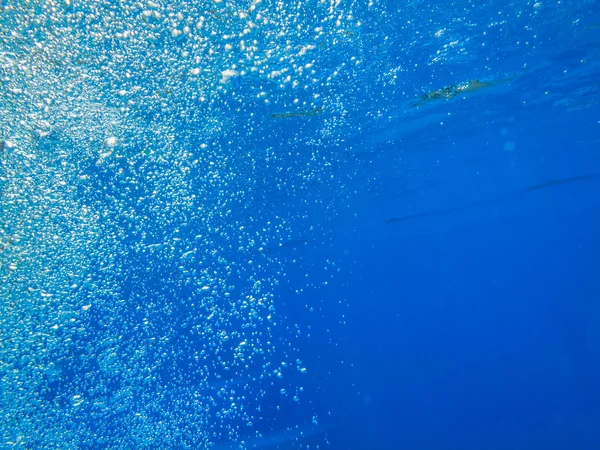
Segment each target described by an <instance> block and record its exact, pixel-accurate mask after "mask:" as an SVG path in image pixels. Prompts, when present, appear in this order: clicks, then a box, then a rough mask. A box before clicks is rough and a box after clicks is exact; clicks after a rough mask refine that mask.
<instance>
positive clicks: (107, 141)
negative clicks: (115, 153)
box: [104, 136, 119, 148]
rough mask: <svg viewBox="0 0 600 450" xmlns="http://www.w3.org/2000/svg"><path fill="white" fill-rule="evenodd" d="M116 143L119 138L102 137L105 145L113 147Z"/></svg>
mask: <svg viewBox="0 0 600 450" xmlns="http://www.w3.org/2000/svg"><path fill="white" fill-rule="evenodd" d="M118 144H119V140H118V139H117V138H116V137H114V136H111V137H109V138H106V139H104V146H105V147H108V148H113V147H116V146H117V145H118Z"/></svg>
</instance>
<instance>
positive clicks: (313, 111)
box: [271, 108, 323, 119]
mask: <svg viewBox="0 0 600 450" xmlns="http://www.w3.org/2000/svg"><path fill="white" fill-rule="evenodd" d="M322 112H323V108H312V109H307V110H306V111H299V112H287V113H275V114H271V117H272V118H273V119H292V118H295V117H311V116H316V115H319V114H321V113H322Z"/></svg>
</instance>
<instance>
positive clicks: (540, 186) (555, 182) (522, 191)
mask: <svg viewBox="0 0 600 450" xmlns="http://www.w3.org/2000/svg"><path fill="white" fill-rule="evenodd" d="M599 178H600V174H598V173H593V174H588V175H578V176H576V177H570V178H559V179H556V180H548V181H544V182H543V183H539V184H534V185H533V186H529V187H526V188H524V189H520V190H518V191H516V192H512V193H508V194H505V195H503V196H501V197H497V198H494V199H491V200H478V201H476V202H471V203H467V204H465V205H461V206H455V207H452V208H445V209H434V210H431V211H424V212H421V213H417V214H411V215H408V216H402V217H392V218H391V219H388V220H386V221H385V222H384V224H385V225H390V224H394V223H398V222H404V221H406V220H410V219H416V218H418V217H425V216H437V215H442V214H449V213H452V212H454V211H459V210H461V209H468V208H474V207H477V206H484V205H488V204H493V203H497V202H500V201H503V200H508V199H510V198H513V197H515V196H517V195H520V194H526V193H528V192H533V191H538V190H540V189H546V188H549V187H553V186H559V185H561V184H568V183H576V182H580V181H588V180H594V179H599Z"/></svg>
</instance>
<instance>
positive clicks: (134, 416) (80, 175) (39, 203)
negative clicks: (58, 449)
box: [0, 0, 361, 448]
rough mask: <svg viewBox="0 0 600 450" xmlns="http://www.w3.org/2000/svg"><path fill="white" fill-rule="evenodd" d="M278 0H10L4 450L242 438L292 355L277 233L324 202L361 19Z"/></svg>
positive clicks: (328, 5) (1, 44) (0, 97)
mask: <svg viewBox="0 0 600 450" xmlns="http://www.w3.org/2000/svg"><path fill="white" fill-rule="evenodd" d="M267 3H268V2H261V0H253V1H251V2H239V3H236V2H217V1H216V0H215V1H200V2H197V1H186V0H178V1H175V2H159V1H143V2H128V1H125V2H113V1H108V0H102V1H97V2H83V1H77V0H67V1H62V2H58V1H53V0H52V1H44V2H14V3H12V4H10V5H2V6H0V10H1V14H2V21H3V25H2V28H1V29H0V76H1V83H2V87H3V89H2V90H0V102H1V104H2V109H1V111H0V195H1V199H0V200H1V202H2V209H1V210H0V214H1V217H0V294H1V298H2V302H3V304H2V312H1V313H0V382H1V383H2V385H3V386H4V388H3V395H2V398H1V399H0V410H2V417H0V447H1V446H3V445H9V446H12V445H17V444H18V445H21V446H24V447H26V448H50V447H54V446H57V445H59V443H62V444H64V445H65V448H67V447H68V448H76V447H77V448H78V447H81V446H90V447H94V446H103V447H106V448H172V446H173V442H176V443H177V444H176V446H177V448H201V447H202V446H206V445H209V444H210V443H213V442H216V441H222V440H237V439H238V438H239V436H238V434H239V433H238V430H239V429H240V424H243V423H246V424H253V423H255V422H256V420H257V417H258V416H259V415H258V414H257V413H256V411H260V404H261V398H262V396H263V395H264V390H263V389H262V388H261V387H260V380H263V379H265V378H271V377H275V378H276V379H279V378H281V377H283V374H284V372H285V371H286V370H288V369H290V368H288V367H286V365H285V364H283V365H282V364H279V365H278V366H277V367H278V368H277V369H276V370H275V372H273V371H272V367H273V365H277V363H276V362H274V358H276V356H275V353H276V352H275V348H276V344H277V342H276V340H275V339H274V338H273V337H272V331H273V328H274V327H275V326H277V325H276V324H277V323H278V322H279V320H280V319H279V318H278V316H277V308H276V306H277V304H276V298H275V292H276V290H275V287H276V285H277V283H278V278H279V277H282V276H283V274H284V273H285V271H284V268H283V260H284V258H282V257H281V255H280V254H279V253H277V252H276V251H272V249H280V248H281V249H286V248H293V247H288V244H289V243H290V242H292V243H293V242H294V239H298V238H297V235H296V234H295V233H296V231H295V229H294V226H296V227H301V226H302V223H303V221H306V220H307V218H308V217H309V213H308V212H307V211H309V209H308V208H309V207H312V208H319V207H321V206H322V205H321V204H320V203H319V202H321V201H323V200H322V198H321V197H319V196H312V197H308V196H306V195H305V194H306V192H307V190H308V189H309V188H311V189H312V188H313V187H314V185H315V183H326V182H328V181H327V180H330V179H331V170H332V169H331V167H332V166H331V164H329V162H328V161H329V159H331V158H332V156H331V155H325V154H322V151H323V150H322V147H321V146H322V144H323V142H321V141H320V140H315V138H314V137H315V136H328V135H329V134H330V132H331V131H332V130H331V127H332V126H333V124H334V122H332V121H331V120H329V121H325V120H324V119H323V117H324V116H325V115H327V114H332V113H335V111H337V110H339V109H343V108H344V104H343V101H342V99H341V98H338V97H337V95H338V92H340V91H342V90H344V89H345V88H344V87H342V86H339V85H336V84H335V80H336V79H340V80H341V79H342V78H343V77H344V74H346V75H347V77H348V78H346V79H351V78H352V77H351V76H350V75H351V73H352V70H354V69H352V68H353V67H356V64H355V62H356V58H357V55H354V54H352V53H351V52H354V51H355V50H356V49H357V47H356V46H355V45H353V43H355V42H358V38H359V36H360V29H361V24H360V20H359V19H358V18H357V16H358V14H357V12H356V11H354V10H353V8H354V7H353V6H351V5H343V4H342V2H339V1H331V2H329V1H328V2H320V3H314V2H300V1H294V2H278V3H275V4H270V3H269V4H267ZM352 58H354V59H352ZM290 120H294V121H296V123H298V124H299V126H297V127H296V126H295V127H293V128H294V131H293V133H292V134H289V133H290V127H287V126H286V123H289V122H288V121H290ZM282 124H283V126H282ZM324 128H326V129H327V132H323V129H324ZM286 133H287V134H286ZM277 202H280V206H279V207H276V206H275V205H276V204H277ZM294 202H295V204H296V205H299V206H301V207H300V208H286V206H288V205H289V204H291V203H294ZM282 210H283V211H286V212H285V213H282V212H281V211H282ZM295 211H298V212H295ZM300 239H304V237H303V236H301V237H300ZM296 368H297V370H298V371H300V372H301V373H305V372H306V368H305V367H304V366H303V365H302V364H301V362H300V361H297V363H296ZM299 392H300V390H298V389H295V390H294V394H293V396H292V397H293V399H294V400H295V401H298V400H299V397H298V395H299ZM296 399H298V400H296ZM62 444H60V445H62Z"/></svg>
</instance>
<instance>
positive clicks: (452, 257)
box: [277, 43, 600, 450]
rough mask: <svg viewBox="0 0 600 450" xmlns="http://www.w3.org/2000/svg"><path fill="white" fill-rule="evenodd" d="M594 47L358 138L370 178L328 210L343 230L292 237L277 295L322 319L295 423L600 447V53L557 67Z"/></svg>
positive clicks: (296, 313)
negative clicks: (311, 281)
mask: <svg viewBox="0 0 600 450" xmlns="http://www.w3.org/2000/svg"><path fill="white" fill-rule="evenodd" d="M571 45H573V46H576V45H577V43H571ZM591 48H592V49H594V50H593V51H594V52H596V54H597V51H598V50H597V49H598V46H597V44H593V45H590V44H585V45H583V44H582V49H577V48H573V49H572V51H567V52H562V51H560V52H557V54H556V55H555V56H553V57H552V59H551V64H550V65H547V66H546V68H545V69H544V70H537V71H533V74H526V75H524V76H523V77H522V78H520V79H519V80H517V81H516V82H514V83H512V84H511V87H510V88H506V89H504V88H501V89H499V90H497V91H493V92H481V93H475V94H473V96H471V97H468V96H465V98H463V99H453V100H452V101H450V102H446V101H442V102H441V104H438V105H436V106H435V107H432V109H431V110H429V111H426V112H424V113H423V115H424V116H425V117H428V116H431V115H434V114H439V113H441V114H444V115H445V114H447V113H448V112H451V113H452V118H451V120H448V121H447V122H446V123H444V125H440V124H439V122H438V121H437V120H435V119H434V120H432V121H431V123H429V124H427V125H426V126H422V127H419V129H418V130H416V131H413V132H411V131H406V129H407V127H408V128H410V123H407V120H405V119H402V120H400V119H398V120H396V121H395V122H394V121H392V122H391V123H390V124H389V126H388V127H387V128H386V130H384V131H383V132H381V133H380V134H384V138H383V139H381V138H378V137H375V138H372V139H373V140H375V141H376V142H375V143H374V144H373V143H372V142H370V141H369V138H368V137H367V138H362V137H361V138H360V139H362V140H360V143H359V144H358V145H363V146H365V145H366V146H368V145H371V146H372V147H374V148H375V150H372V151H369V152H368V153H367V154H366V155H360V156H358V157H357V158H356V159H354V160H352V163H356V161H359V162H358V163H356V164H357V167H359V168H360V169H359V170H363V171H365V172H366V175H365V176H364V178H363V179H362V180H363V181H361V178H360V177H357V178H356V179H355V180H354V183H355V186H354V187H355V189H354V191H355V195H354V196H351V197H349V198H340V199H339V202H340V203H345V205H346V209H345V210H344V212H343V213H340V215H339V216H338V217H336V218H335V219H333V220H330V218H327V217H326V213H325V212H319V211H315V212H314V213H313V220H314V221H315V222H319V220H321V221H329V222H328V223H331V229H330V233H329V235H328V237H329V239H327V240H325V241H324V242H309V243H308V244H307V245H305V246H300V247H299V248H293V249H289V260H290V262H289V266H288V277H287V282H286V283H284V284H283V285H282V286H281V287H280V292H278V293H277V295H278V296H277V299H278V302H279V313H280V314H283V315H286V316H287V321H288V323H289V324H290V326H292V325H293V324H300V325H301V326H302V328H303V329H304V330H306V329H307V328H310V337H307V336H306V335H304V336H303V337H301V338H299V339H298V341H299V342H298V347H299V353H300V354H301V355H302V358H303V361H304V362H305V363H306V365H307V367H309V370H310V377H309V378H308V379H305V380H304V383H305V388H306V390H307V391H308V392H309V394H308V395H307V396H305V397H304V400H305V401H308V403H310V405H305V404H304V405H303V404H301V405H300V406H296V409H292V410H290V411H289V413H288V414H289V416H290V420H291V417H296V418H297V417H299V416H300V415H301V414H302V413H303V412H306V414H308V412H309V411H317V412H318V413H319V418H320V421H322V422H325V423H329V424H331V425H332V426H333V428H332V429H331V430H329V432H328V433H327V434H328V440H329V442H330V443H331V447H330V448H334V449H367V448H377V449H400V448H406V449H455V450H463V449H472V450H475V449H540V450H541V449H565V450H566V449H597V448H599V447H600V384H599V383H598V381H597V380H598V379H600V328H599V327H598V323H600V278H599V274H600V235H599V233H598V230H600V196H599V195H598V194H599V193H600V140H599V139H600V108H599V106H598V84H597V83H598V82H597V75H598V74H599V72H598V65H597V64H598V63H597V61H596V62H594V64H595V68H594V67H593V66H592V67H591V68H589V70H588V69H586V71H585V72H584V74H583V75H581V73H580V74H579V75H575V76H573V77H570V78H568V79H567V80H566V81H565V82H564V83H560V84H558V83H557V84H554V82H555V79H554V80H553V77H560V76H561V75H560V74H561V72H562V73H566V72H565V71H569V70H571V69H572V68H573V67H575V68H580V67H581V66H580V64H581V60H582V58H583V56H582V55H583V54H589V52H590V49H591ZM507 64H508V61H507ZM550 86H552V89H550ZM440 87H441V86H440ZM549 90H552V95H556V96H558V97H564V98H567V99H570V100H569V101H568V102H567V106H565V104H564V103H563V104H559V103H554V102H553V101H550V102H549V101H543V99H544V96H547V95H550V94H549V93H548V92H547V91H549ZM586 92H587V93H586ZM534 99H542V102H541V103H540V104H538V105H531V106H530V105H529V104H528V103H529V102H531V101H532V100H534ZM571 106H572V107H571ZM410 119H412V120H417V119H422V117H421V116H415V117H411V118H410ZM410 119H409V120H410ZM507 141H511V142H512V143H513V144H514V149H513V150H508V151H507V150H506V149H505V147H504V146H505V143H506V142H507ZM351 144H352V143H349V145H351ZM510 148H512V146H509V149H510ZM349 164H351V162H349ZM374 174H376V175H374ZM319 214H321V216H319ZM411 215H415V216H414V217H409V218H407V219H406V220H398V221H395V222H392V223H386V221H388V220H390V219H393V218H402V217H406V216H411ZM299 234H300V235H301V233H299ZM329 260H333V261H337V265H336V266H335V269H333V270H334V271H335V272H336V273H335V276H334V277H333V278H331V279H328V282H327V284H326V285H324V284H320V283H315V284H318V286H316V287H314V288H313V289H309V290H306V291H305V292H303V294H302V296H299V295H298V294H297V293H295V292H294V291H295V289H297V288H298V287H299V286H303V285H304V283H305V278H306V276H308V277H310V276H311V273H312V272H311V271H313V272H315V273H317V274H320V275H315V277H316V278H318V277H322V272H323V267H328V268H329V269H331V266H330V265H329V264H328V263H327V261H329ZM306 304H312V305H317V306H315V311H313V312H309V309H308V308H307V307H306V306H305V305H306ZM277 420H278V421H279V422H280V423H285V415H284V417H283V418H282V417H280V418H279V419H277ZM304 442H305V443H306V442H308V441H304ZM311 448H312V447H311Z"/></svg>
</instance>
